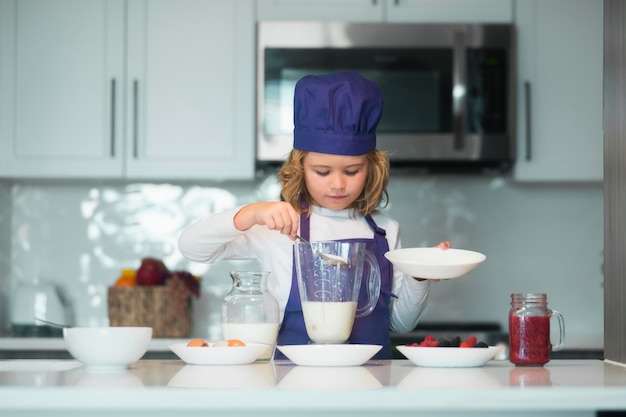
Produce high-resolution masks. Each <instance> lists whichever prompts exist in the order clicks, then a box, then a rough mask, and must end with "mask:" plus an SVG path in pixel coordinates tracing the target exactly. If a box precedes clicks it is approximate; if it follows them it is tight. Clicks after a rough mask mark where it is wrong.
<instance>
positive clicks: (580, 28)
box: [514, 0, 603, 181]
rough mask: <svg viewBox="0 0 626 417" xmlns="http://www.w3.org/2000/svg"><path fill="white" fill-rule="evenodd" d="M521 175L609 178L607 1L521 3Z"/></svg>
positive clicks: (526, 178)
mask: <svg viewBox="0 0 626 417" xmlns="http://www.w3.org/2000/svg"><path fill="white" fill-rule="evenodd" d="M515 7H516V12H515V16H516V19H515V23H516V25H517V34H518V81H517V97H518V106H517V121H518V125H517V143H518V152H517V161H516V164H515V171H514V177H515V179H516V180H519V181H602V177H603V168H602V165H603V132H602V71H603V68H602V66H603V58H602V53H603V52H602V45H603V3H602V1H600V0H549V1H546V0H524V1H518V2H516V3H515Z"/></svg>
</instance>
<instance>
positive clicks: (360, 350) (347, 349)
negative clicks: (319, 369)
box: [276, 344, 382, 366]
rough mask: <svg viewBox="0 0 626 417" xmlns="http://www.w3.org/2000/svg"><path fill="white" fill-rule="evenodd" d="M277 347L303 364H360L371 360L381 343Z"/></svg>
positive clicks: (296, 362) (290, 358) (288, 356)
mask: <svg viewBox="0 0 626 417" xmlns="http://www.w3.org/2000/svg"><path fill="white" fill-rule="evenodd" d="M276 349H278V350H280V351H281V352H282V353H284V354H285V356H286V357H287V358H289V360H291V362H293V363H295V364H296V365H302V366H359V365H363V364H364V363H365V362H367V361H368V360H370V359H371V358H372V356H374V355H375V354H376V353H377V352H378V351H379V350H380V349H382V346H380V345H353V344H346V345H322V344H320V345H284V346H276Z"/></svg>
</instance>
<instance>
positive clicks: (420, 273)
mask: <svg viewBox="0 0 626 417" xmlns="http://www.w3.org/2000/svg"><path fill="white" fill-rule="evenodd" d="M385 257H386V258H387V259H389V261H390V262H391V263H392V264H394V265H395V266H396V267H398V268H399V269H400V270H401V271H402V272H404V273H405V274H407V275H410V276H412V277H416V278H425V279H450V278H459V277H462V276H464V275H467V274H468V273H469V272H470V271H471V270H473V269H474V268H476V267H477V266H478V265H480V264H481V263H482V262H484V260H485V259H486V258H487V257H486V256H485V255H483V254H482V253H480V252H474V251H469V250H464V249H453V248H450V249H441V248H404V249H396V250H392V251H389V252H387V253H385Z"/></svg>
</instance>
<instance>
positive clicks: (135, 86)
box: [133, 80, 139, 159]
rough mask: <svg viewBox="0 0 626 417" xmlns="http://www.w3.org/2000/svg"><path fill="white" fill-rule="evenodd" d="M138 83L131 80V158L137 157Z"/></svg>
mask: <svg viewBox="0 0 626 417" xmlns="http://www.w3.org/2000/svg"><path fill="white" fill-rule="evenodd" d="M138 139H139V81H138V80H133V158H135V159H137V157H138V155H139V143H138V142H139V140H138Z"/></svg>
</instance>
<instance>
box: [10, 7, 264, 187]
mask: <svg viewBox="0 0 626 417" xmlns="http://www.w3.org/2000/svg"><path fill="white" fill-rule="evenodd" d="M0 19H2V20H1V22H0V30H1V31H2V32H1V33H0V35H1V36H0V63H1V66H0V92H1V93H2V94H0V126H2V127H1V128H0V129H2V130H0V150H1V151H2V156H0V174H2V175H5V176H11V177H44V178H45V177H67V178H125V179H155V180H158V179H167V180H176V179H249V178H252V177H253V175H254V147H253V146H252V145H251V144H252V143H253V140H254V120H253V118H252V115H254V4H253V0H243V1H242V0H238V1H236V2H230V1H221V0H149V1H148V0H128V1H123V0H55V1H54V2H50V1H47V0H19V1H16V0H0ZM241 115H243V117H242V116H241Z"/></svg>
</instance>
